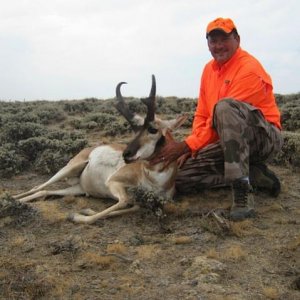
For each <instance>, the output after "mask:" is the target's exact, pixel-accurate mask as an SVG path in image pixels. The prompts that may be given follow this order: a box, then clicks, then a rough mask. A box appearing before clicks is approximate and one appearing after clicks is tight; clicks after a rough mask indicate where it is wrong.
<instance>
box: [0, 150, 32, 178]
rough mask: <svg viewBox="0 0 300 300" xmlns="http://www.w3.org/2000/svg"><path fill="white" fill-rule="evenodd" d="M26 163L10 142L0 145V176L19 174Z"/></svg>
mask: <svg viewBox="0 0 300 300" xmlns="http://www.w3.org/2000/svg"><path fill="white" fill-rule="evenodd" d="M27 165H28V161H27V160H26V158H25V157H23V156H22V155H21V154H20V153H19V152H18V151H17V150H16V149H15V147H14V145H12V144H5V145H3V146H0V177H4V178H6V177H7V178H9V177H11V176H13V175H16V174H19V173H21V172H22V170H23V169H24V168H25V167H26V166H27Z"/></svg>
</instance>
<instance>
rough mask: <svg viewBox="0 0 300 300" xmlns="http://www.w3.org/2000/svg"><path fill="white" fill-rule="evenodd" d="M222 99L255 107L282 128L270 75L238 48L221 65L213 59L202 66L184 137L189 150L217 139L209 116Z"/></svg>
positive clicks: (257, 62)
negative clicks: (194, 106) (195, 102)
mask: <svg viewBox="0 0 300 300" xmlns="http://www.w3.org/2000/svg"><path fill="white" fill-rule="evenodd" d="M222 98H234V99H235V100H239V101H243V102H247V103H249V104H251V105H253V106H255V107H257V108H258V109H260V110H261V112H262V113H263V115H264V117H265V118H266V120H267V121H268V122H270V123H273V124H274V125H275V126H277V127H278V128H280V129H281V124H280V112H279V109H278V107H277V104H276V102H275V97H274V94H273V86H272V79H271V77H270V76H269V75H268V74H267V73H266V71H265V70H264V68H263V67H262V65H261V64H260V63H259V61H258V60H257V59H256V58H254V57H253V56H252V55H250V54H249V53H247V52H246V51H244V50H242V49H241V48H238V49H237V51H236V53H235V54H234V55H233V57H232V58H231V59H230V60H229V61H228V62H227V63H225V64H224V65H222V66H221V67H219V66H218V64H217V62H216V61H215V60H214V59H213V60H211V61H210V62H209V63H208V64H207V65H206V66H205V68H204V71H203V74H202V78H201V84H200V93H199V99H198V105H197V109H196V112H195V116H194V122H193V128H192V133H191V135H189V136H188V137H187V138H186V139H185V142H186V143H187V145H188V146H189V147H190V149H191V150H192V152H196V151H197V150H200V149H201V148H203V147H205V146H206V145H208V144H211V143H213V142H216V141H217V140H218V139H219V137H218V134H217V132H216V131H215V130H214V129H213V128H212V118H213V110H214V106H215V105H216V103H217V102H218V101H219V100H221V99H222Z"/></svg>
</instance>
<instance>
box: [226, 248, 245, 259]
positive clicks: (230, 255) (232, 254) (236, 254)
mask: <svg viewBox="0 0 300 300" xmlns="http://www.w3.org/2000/svg"><path fill="white" fill-rule="evenodd" d="M246 255H247V253H246V251H245V250H244V249H243V248H242V247H241V245H232V246H230V247H229V248H227V249H225V251H222V253H221V257H222V259H223V260H235V261H238V260H242V259H244V258H245V257H246Z"/></svg>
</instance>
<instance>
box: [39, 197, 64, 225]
mask: <svg viewBox="0 0 300 300" xmlns="http://www.w3.org/2000/svg"><path fill="white" fill-rule="evenodd" d="M37 208H38V210H39V212H40V213H41V215H42V218H43V219H44V220H45V221H47V222H49V223H50V224H55V223H60V222H64V221H65V220H66V214H65V213H63V212H62V211H61V209H60V208H59V207H58V205H57V204H56V203H55V202H49V201H45V202H42V201H39V202H37Z"/></svg>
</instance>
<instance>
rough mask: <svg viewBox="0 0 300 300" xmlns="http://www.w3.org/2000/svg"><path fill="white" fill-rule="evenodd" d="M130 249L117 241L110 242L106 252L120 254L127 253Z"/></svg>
mask: <svg viewBox="0 0 300 300" xmlns="http://www.w3.org/2000/svg"><path fill="white" fill-rule="evenodd" d="M127 251H128V249H127V247H126V246H125V245H124V244H121V243H116V244H110V245H107V247H106V252H107V253H108V254H110V253H118V254H125V253H126V252H127Z"/></svg>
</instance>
